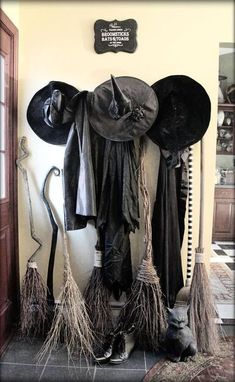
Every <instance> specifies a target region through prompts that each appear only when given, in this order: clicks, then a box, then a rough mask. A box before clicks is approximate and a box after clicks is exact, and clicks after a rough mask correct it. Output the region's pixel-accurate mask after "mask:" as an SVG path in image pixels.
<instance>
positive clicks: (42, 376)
mask: <svg viewBox="0 0 235 382" xmlns="http://www.w3.org/2000/svg"><path fill="white" fill-rule="evenodd" d="M41 345H42V341H41V340H38V339H35V340H33V341H31V342H29V341H26V340H24V339H22V338H20V337H19V336H15V338H14V339H13V340H12V342H11V344H10V346H9V348H8V349H7V352H6V353H5V354H4V355H3V357H2V359H1V363H0V367H1V371H0V380H1V381H2V382H3V381H8V382H9V381H11V382H13V381H14V382H17V381H22V382H28V381H30V382H31V381H43V382H45V381H48V382H49V381H64V382H67V381H81V382H86V381H90V382H93V381H95V382H105V381H109V382H110V381H112V382H119V381H120V382H125V381H128V382H132V381H133V382H134V381H135V382H138V381H141V380H142V379H143V377H144V375H145V374H146V372H147V371H148V370H149V369H150V368H151V367H152V366H153V365H154V364H155V363H156V361H157V360H158V359H159V358H160V357H161V354H154V353H151V352H146V351H142V350H138V349H136V350H134V351H133V353H132V354H131V357H130V358H129V360H128V361H127V362H126V363H123V364H121V365H115V366H114V365H111V364H106V365H103V366H97V365H95V364H93V363H91V364H90V366H89V367H87V365H86V363H85V361H81V363H80V361H79V360H76V358H74V359H73V362H70V363H69V364H68V358H67V354H66V352H65V350H61V351H58V352H56V353H54V354H52V355H51V356H50V358H49V359H48V360H47V361H46V363H45V364H42V365H37V364H36V355H37V353H38V351H39V350H40V348H41Z"/></svg>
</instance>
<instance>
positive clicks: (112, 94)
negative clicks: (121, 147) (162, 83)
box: [88, 75, 158, 141]
mask: <svg viewBox="0 0 235 382" xmlns="http://www.w3.org/2000/svg"><path fill="white" fill-rule="evenodd" d="M157 113H158V100H157V96H156V94H155V92H154V91H153V89H152V88H151V86H149V85H148V84H146V83H145V82H144V81H142V80H140V79H138V78H135V77H128V76H121V77H116V78H115V77H114V76H112V75H111V79H110V80H108V81H106V82H104V83H102V84H101V85H99V86H98V87H97V88H96V89H95V90H94V91H93V92H91V93H89V95H88V117H89V121H90V124H91V126H92V127H93V129H94V130H95V131H96V132H97V133H98V134H99V135H101V136H102V137H104V138H106V139H109V140H112V141H129V140H132V139H134V138H135V137H138V136H141V135H143V134H145V133H146V131H147V130H148V129H150V127H151V126H152V124H153V122H154V121H155V119H156V117H157Z"/></svg>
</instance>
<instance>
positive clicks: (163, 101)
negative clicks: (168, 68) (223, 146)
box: [147, 75, 211, 152]
mask: <svg viewBox="0 0 235 382" xmlns="http://www.w3.org/2000/svg"><path fill="white" fill-rule="evenodd" d="M152 88H153V90H154V92H155V93H156V95H157V98H158V102H159V112H158V116H157V119H156V120H155V122H154V123H153V126H152V127H151V129H150V130H148V132H147V135H148V136H149V138H150V139H151V140H152V141H153V142H154V143H156V144H158V145H159V147H160V148H162V149H165V150H169V151H170V152H178V151H180V150H182V149H184V148H186V147H189V146H191V145H193V144H194V143H196V142H198V141H199V140H201V138H202V137H203V135H204V134H205V132H206V130H207V128H208V126H209V122H210V115H211V102H210V99H209V96H208V94H207V92H206V91H205V89H204V88H203V87H202V85H200V84H199V83H198V82H197V81H195V80H194V79H192V78H191V77H188V76H185V75H172V76H168V77H165V78H163V79H161V80H159V81H157V82H155V83H154V84H153V85H152Z"/></svg>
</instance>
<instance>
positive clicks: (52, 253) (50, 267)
mask: <svg viewBox="0 0 235 382" xmlns="http://www.w3.org/2000/svg"><path fill="white" fill-rule="evenodd" d="M52 173H54V175H55V176H59V175H60V170H59V169H58V167H56V166H53V167H52V168H51V169H50V170H49V171H48V173H47V175H46V177H45V179H44V182H43V186H42V190H41V197H42V200H43V202H44V204H45V206H46V209H47V212H48V216H49V219H50V223H51V227H52V239H51V250H50V257H49V263H48V271H47V303H48V305H49V306H52V307H53V306H54V304H55V299H54V293H53V271H54V263H55V252H56V245H57V236H58V225H57V223H56V221H55V218H54V215H53V212H52V209H51V206H50V203H49V201H48V199H47V197H46V184H47V181H48V179H49V177H50V175H51V174H52Z"/></svg>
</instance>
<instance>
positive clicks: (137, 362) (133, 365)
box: [97, 350, 145, 369]
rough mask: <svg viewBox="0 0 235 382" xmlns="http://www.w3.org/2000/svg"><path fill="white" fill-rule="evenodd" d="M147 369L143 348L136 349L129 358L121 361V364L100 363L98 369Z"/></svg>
mask: <svg viewBox="0 0 235 382" xmlns="http://www.w3.org/2000/svg"><path fill="white" fill-rule="evenodd" d="M104 368H107V369H112V368H115V369H145V362H144V351H143V350H134V351H133V352H132V353H131V354H130V357H129V359H128V360H127V361H126V362H124V363H121V364H120V365H114V364H111V363H107V364H103V365H98V364H97V369H104Z"/></svg>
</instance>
